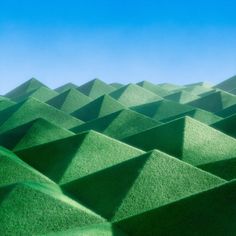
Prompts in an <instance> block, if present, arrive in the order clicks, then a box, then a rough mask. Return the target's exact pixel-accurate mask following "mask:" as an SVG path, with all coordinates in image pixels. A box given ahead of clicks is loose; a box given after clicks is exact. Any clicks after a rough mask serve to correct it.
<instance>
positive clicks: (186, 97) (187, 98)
mask: <svg viewBox="0 0 236 236" xmlns="http://www.w3.org/2000/svg"><path fill="white" fill-rule="evenodd" d="M198 98H199V96H197V95H194V94H192V93H189V92H185V91H179V92H176V93H172V94H170V95H168V96H165V99H167V100H171V101H174V102H178V103H181V104H185V103H188V102H191V101H194V100H196V99H198Z"/></svg>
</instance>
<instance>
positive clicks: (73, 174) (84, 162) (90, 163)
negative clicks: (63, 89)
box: [16, 131, 143, 184]
mask: <svg viewBox="0 0 236 236" xmlns="http://www.w3.org/2000/svg"><path fill="white" fill-rule="evenodd" d="M16 153H17V155H18V156H19V157H20V158H21V159H22V160H23V161H25V162H26V163H28V164H30V165H31V166H33V167H34V168H35V169H37V170H39V171H40V172H42V173H43V174H45V175H46V176H48V177H49V178H51V179H52V180H54V181H55V182H57V183H59V184H64V183H66V182H69V181H72V180H74V179H77V178H81V177H83V176H86V175H88V174H91V173H93V172H96V171H99V170H101V169H104V168H107V167H109V166H111V165H114V164H117V163H120V162H122V161H125V160H128V159H131V158H133V157H135V156H137V155H140V154H142V153H143V151H141V150H139V149H136V148H133V147H131V146H129V145H126V144H124V143H121V142H119V141H117V140H115V139H112V138H109V137H107V136H105V135H102V134H99V133H97V132H95V131H90V132H84V133H81V134H78V135H75V136H72V137H69V138H65V139H61V140H58V141H54V142H51V143H47V144H43V145H39V146H36V147H33V148H29V149H25V150H20V151H18V152H16Z"/></svg>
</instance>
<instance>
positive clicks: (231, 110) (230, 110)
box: [216, 104, 236, 117]
mask: <svg viewBox="0 0 236 236" xmlns="http://www.w3.org/2000/svg"><path fill="white" fill-rule="evenodd" d="M216 114H217V115H218V116H221V117H228V116H232V115H234V114H236V104H234V105H232V106H230V107H227V108H225V109H223V110H221V111H219V112H217V113H216Z"/></svg>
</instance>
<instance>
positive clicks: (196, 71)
mask: <svg viewBox="0 0 236 236" xmlns="http://www.w3.org/2000/svg"><path fill="white" fill-rule="evenodd" d="M235 9H236V2H235V1H227V0H225V1H207V0H206V1H203V0H198V1H181V0H179V1H166V0H165V1H164V0H163V1H158V0H156V1H154V0H140V1H139V0H136V1H131V0H130V1H129V0H119V1H118V0H116V1H115V0H93V1H92V0H83V1H82V0H66V1H62V0H57V1H56V0H18V1H17V0H5V1H0V80H1V86H0V93H2V94H3V93H5V92H6V91H8V90H10V89H11V88H13V87H15V86H17V85H18V84H20V83H22V82H24V81H25V80H27V79H29V78H31V77H36V78H37V79H39V80H40V81H42V82H44V83H45V84H47V85H48V86H50V87H52V88H54V87H57V86H60V85H62V84H63V83H66V82H74V83H76V84H82V83H84V82H86V81H88V80H91V79H93V78H95V77H96V78H100V79H102V80H104V81H105V82H108V83H110V82H114V81H115V82H121V83H129V82H138V81H141V80H149V81H151V82H154V83H162V82H170V83H178V84H185V83H192V82H198V81H210V82H213V83H218V82H220V81H222V80H224V79H227V78H228V77H231V76H233V75H235V74H236V17H235Z"/></svg>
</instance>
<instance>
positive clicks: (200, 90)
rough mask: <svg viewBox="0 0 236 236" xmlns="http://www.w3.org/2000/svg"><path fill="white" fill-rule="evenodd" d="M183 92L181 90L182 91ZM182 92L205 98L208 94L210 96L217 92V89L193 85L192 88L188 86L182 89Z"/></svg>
mask: <svg viewBox="0 0 236 236" xmlns="http://www.w3.org/2000/svg"><path fill="white" fill-rule="evenodd" d="M180 91H181V89H180ZM182 91H185V92H188V93H191V94H194V95H197V96H200V97H202V96H205V95H206V94H208V93H209V94H210V93H213V92H215V89H213V88H211V87H209V86H202V85H192V86H186V87H185V88H183V89H182Z"/></svg>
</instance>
